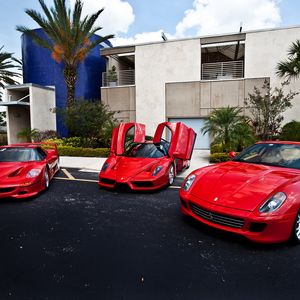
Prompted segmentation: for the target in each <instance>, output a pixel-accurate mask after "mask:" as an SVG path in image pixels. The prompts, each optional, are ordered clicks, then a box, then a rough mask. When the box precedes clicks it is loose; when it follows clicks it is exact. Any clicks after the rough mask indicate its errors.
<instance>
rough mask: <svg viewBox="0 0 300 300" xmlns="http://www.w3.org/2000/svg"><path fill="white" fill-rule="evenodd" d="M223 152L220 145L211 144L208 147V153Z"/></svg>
mask: <svg viewBox="0 0 300 300" xmlns="http://www.w3.org/2000/svg"><path fill="white" fill-rule="evenodd" d="M222 152H223V147H222V144H211V146H210V153H211V154H213V153H222Z"/></svg>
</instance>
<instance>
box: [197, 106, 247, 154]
mask: <svg viewBox="0 0 300 300" xmlns="http://www.w3.org/2000/svg"><path fill="white" fill-rule="evenodd" d="M241 113H242V109H241V108H238V107H229V106H228V107H222V108H218V109H215V110H213V112H212V113H211V114H210V116H209V118H208V119H207V120H206V122H205V124H204V127H203V128H202V133H204V134H205V133H209V134H210V135H211V136H212V138H213V143H217V144H221V146H222V149H223V151H224V152H226V151H229V150H236V148H237V147H238V144H240V145H241V147H242V146H243V145H244V144H246V143H247V142H246V140H248V139H249V137H250V136H252V135H251V130H250V129H249V126H248V125H247V124H246V123H245V118H244V117H243V116H241Z"/></svg>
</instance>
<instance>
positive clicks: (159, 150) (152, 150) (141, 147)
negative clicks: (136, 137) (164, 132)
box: [124, 142, 168, 158]
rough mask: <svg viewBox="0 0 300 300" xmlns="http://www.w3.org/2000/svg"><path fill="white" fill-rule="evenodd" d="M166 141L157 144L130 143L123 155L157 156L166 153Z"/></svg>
mask: <svg viewBox="0 0 300 300" xmlns="http://www.w3.org/2000/svg"><path fill="white" fill-rule="evenodd" d="M167 146H168V143H167V142H164V143H161V144H159V145H154V144H152V143H144V144H136V143H134V144H132V145H130V146H129V147H128V149H127V150H126V151H125V153H124V156H127V157H144V158H159V157H163V156H165V155H167V149H168V148H167Z"/></svg>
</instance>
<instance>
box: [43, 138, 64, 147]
mask: <svg viewBox="0 0 300 300" xmlns="http://www.w3.org/2000/svg"><path fill="white" fill-rule="evenodd" d="M43 142H49V143H55V144H56V146H57V147H58V146H63V145H64V140H63V139H47V140H43Z"/></svg>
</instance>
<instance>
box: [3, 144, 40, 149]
mask: <svg viewBox="0 0 300 300" xmlns="http://www.w3.org/2000/svg"><path fill="white" fill-rule="evenodd" d="M39 146H41V144H40V143H19V144H9V145H5V146H0V148H16V147H20V148H37V147H39Z"/></svg>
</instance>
